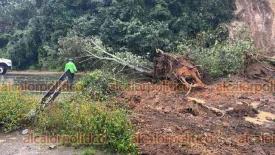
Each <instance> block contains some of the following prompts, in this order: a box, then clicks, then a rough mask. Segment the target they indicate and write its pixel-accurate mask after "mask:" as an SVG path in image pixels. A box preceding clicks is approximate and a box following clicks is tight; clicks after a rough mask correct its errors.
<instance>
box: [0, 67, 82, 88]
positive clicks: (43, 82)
mask: <svg viewBox="0 0 275 155" xmlns="http://www.w3.org/2000/svg"><path fill="white" fill-rule="evenodd" d="M62 74H63V73H62V72H9V73H7V74H6V75H1V76H0V84H2V85H7V86H9V87H12V86H19V87H20V89H21V90H28V91H32V92H45V91H47V90H48V89H49V88H50V87H51V86H52V85H53V84H54V82H55V81H56V80H58V79H59V77H60V76H61V75H62ZM82 75H83V74H82V73H80V74H77V75H76V78H75V80H76V81H77V80H79V78H81V76H82ZM64 90H66V88H64Z"/></svg>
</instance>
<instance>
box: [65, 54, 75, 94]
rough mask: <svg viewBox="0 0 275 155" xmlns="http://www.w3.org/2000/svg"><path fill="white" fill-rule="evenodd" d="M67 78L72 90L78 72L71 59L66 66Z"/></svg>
mask: <svg viewBox="0 0 275 155" xmlns="http://www.w3.org/2000/svg"><path fill="white" fill-rule="evenodd" d="M65 72H66V76H67V77H68V82H69V86H70V89H71V88H72V85H73V83H74V74H75V73H76V72H77V69H76V66H75V64H74V63H73V59H69V62H68V63H66V65H65Z"/></svg>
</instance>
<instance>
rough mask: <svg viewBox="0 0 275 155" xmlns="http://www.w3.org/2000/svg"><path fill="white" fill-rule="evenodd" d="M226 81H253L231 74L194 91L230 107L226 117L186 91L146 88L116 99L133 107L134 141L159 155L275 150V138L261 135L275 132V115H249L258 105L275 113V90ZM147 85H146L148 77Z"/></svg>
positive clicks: (208, 100)
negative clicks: (245, 87)
mask: <svg viewBox="0 0 275 155" xmlns="http://www.w3.org/2000/svg"><path fill="white" fill-rule="evenodd" d="M231 81H236V82H231ZM224 83H226V84H230V85H231V86H232V85H233V86H234V85H240V84H248V85H249V84H253V83H255V81H248V82H247V81H246V80H243V79H241V80H239V81H238V80H237V79H234V80H232V79H231V80H228V81H221V82H217V83H216V84H213V85H211V86H210V88H209V89H207V90H200V91H194V92H192V93H191V94H190V96H192V97H194V98H198V99H202V100H204V101H205V103H206V104H207V106H212V107H215V108H218V109H220V110H223V111H226V114H225V115H224V116H223V117H219V116H217V115H216V114H215V113H213V112H212V111H209V110H207V109H204V108H202V107H200V106H197V105H196V104H194V103H192V102H190V101H188V100H187V98H186V97H185V93H184V92H182V91H175V90H174V89H156V90H153V89H150V90H148V91H146V90H145V89H143V90H142V91H134V90H133V91H125V92H123V94H122V95H121V96H120V97H119V98H118V99H119V100H121V101H122V102H125V103H127V104H128V106H129V108H130V109H131V110H132V111H133V113H132V115H131V120H132V122H133V123H134V125H135V127H136V130H137V133H136V143H137V144H138V146H139V149H140V152H141V153H142V154H155V155H161V154H163V155H164V154H171V155H172V154H173V155H174V154H181V155H182V154H211V155H212V154H234V155H238V154H259V155H260V154H272V153H274V152H275V147H274V144H275V140H274V141H261V139H262V137H269V138H270V137H272V136H273V137H274V131H275V122H274V120H271V119H272V118H267V119H268V120H269V121H268V122H267V123H264V124H262V125H259V124H255V123H252V122H249V121H247V120H246V118H248V117H249V118H257V115H258V112H259V111H266V112H270V113H273V114H275V104H274V103H275V99H274V94H272V92H261V91H255V92H253V91H243V90H240V91H238V90H237V89H236V90H234V91H229V90H233V89H222V88H224V85H223V84H224ZM260 83H261V84H263V82H260ZM146 85H147V87H148V83H146ZM150 85H151V86H152V87H151V88H167V85H163V84H150ZM169 87H170V86H169ZM257 136H258V137H260V138H259V139H257ZM255 137H256V138H255Z"/></svg>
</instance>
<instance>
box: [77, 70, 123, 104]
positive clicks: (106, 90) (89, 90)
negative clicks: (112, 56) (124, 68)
mask: <svg viewBox="0 0 275 155" xmlns="http://www.w3.org/2000/svg"><path fill="white" fill-rule="evenodd" d="M109 67H110V66H109V65H108V67H105V70H104V69H102V70H95V71H92V72H90V73H88V74H86V75H85V76H84V77H82V78H81V79H80V81H79V82H78V83H77V84H76V89H77V90H80V92H82V94H84V95H86V96H92V99H93V100H95V101H106V100H107V99H108V98H109V97H111V96H112V95H114V93H116V92H117V91H118V90H115V91H114V89H118V88H117V87H125V86H127V85H128V80H127V77H126V76H125V75H123V74H115V73H113V72H112V71H110V69H109ZM114 86H115V87H114Z"/></svg>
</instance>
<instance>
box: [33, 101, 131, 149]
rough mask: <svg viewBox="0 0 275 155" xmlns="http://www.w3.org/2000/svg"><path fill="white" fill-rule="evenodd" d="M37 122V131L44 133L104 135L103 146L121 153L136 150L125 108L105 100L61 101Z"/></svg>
mask: <svg viewBox="0 0 275 155" xmlns="http://www.w3.org/2000/svg"><path fill="white" fill-rule="evenodd" d="M36 125H37V126H36V127H37V129H38V131H39V132H40V133H44V134H45V133H47V134H53V135H56V134H58V135H60V134H61V135H76V134H79V133H81V134H84V135H88V134H92V135H95V136H99V135H101V136H104V137H105V139H106V141H105V143H104V145H103V146H106V147H108V148H110V149H112V150H114V151H116V152H121V153H135V152H136V147H135V145H134V143H133V128H132V125H131V123H130V121H128V119H127V114H126V112H125V111H122V110H117V109H112V110H111V109H108V108H107V107H106V106H105V105H103V104H102V103H90V102H89V101H87V100H86V99H85V97H83V98H82V97H78V98H77V99H75V100H72V101H65V102H61V103H59V104H57V105H55V106H54V107H52V108H51V109H48V110H46V111H44V112H43V113H42V114H41V115H40V116H39V118H38V123H37V124H36ZM71 144H74V143H71ZM78 144H79V143H78V142H77V143H75V144H74V145H78Z"/></svg>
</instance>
